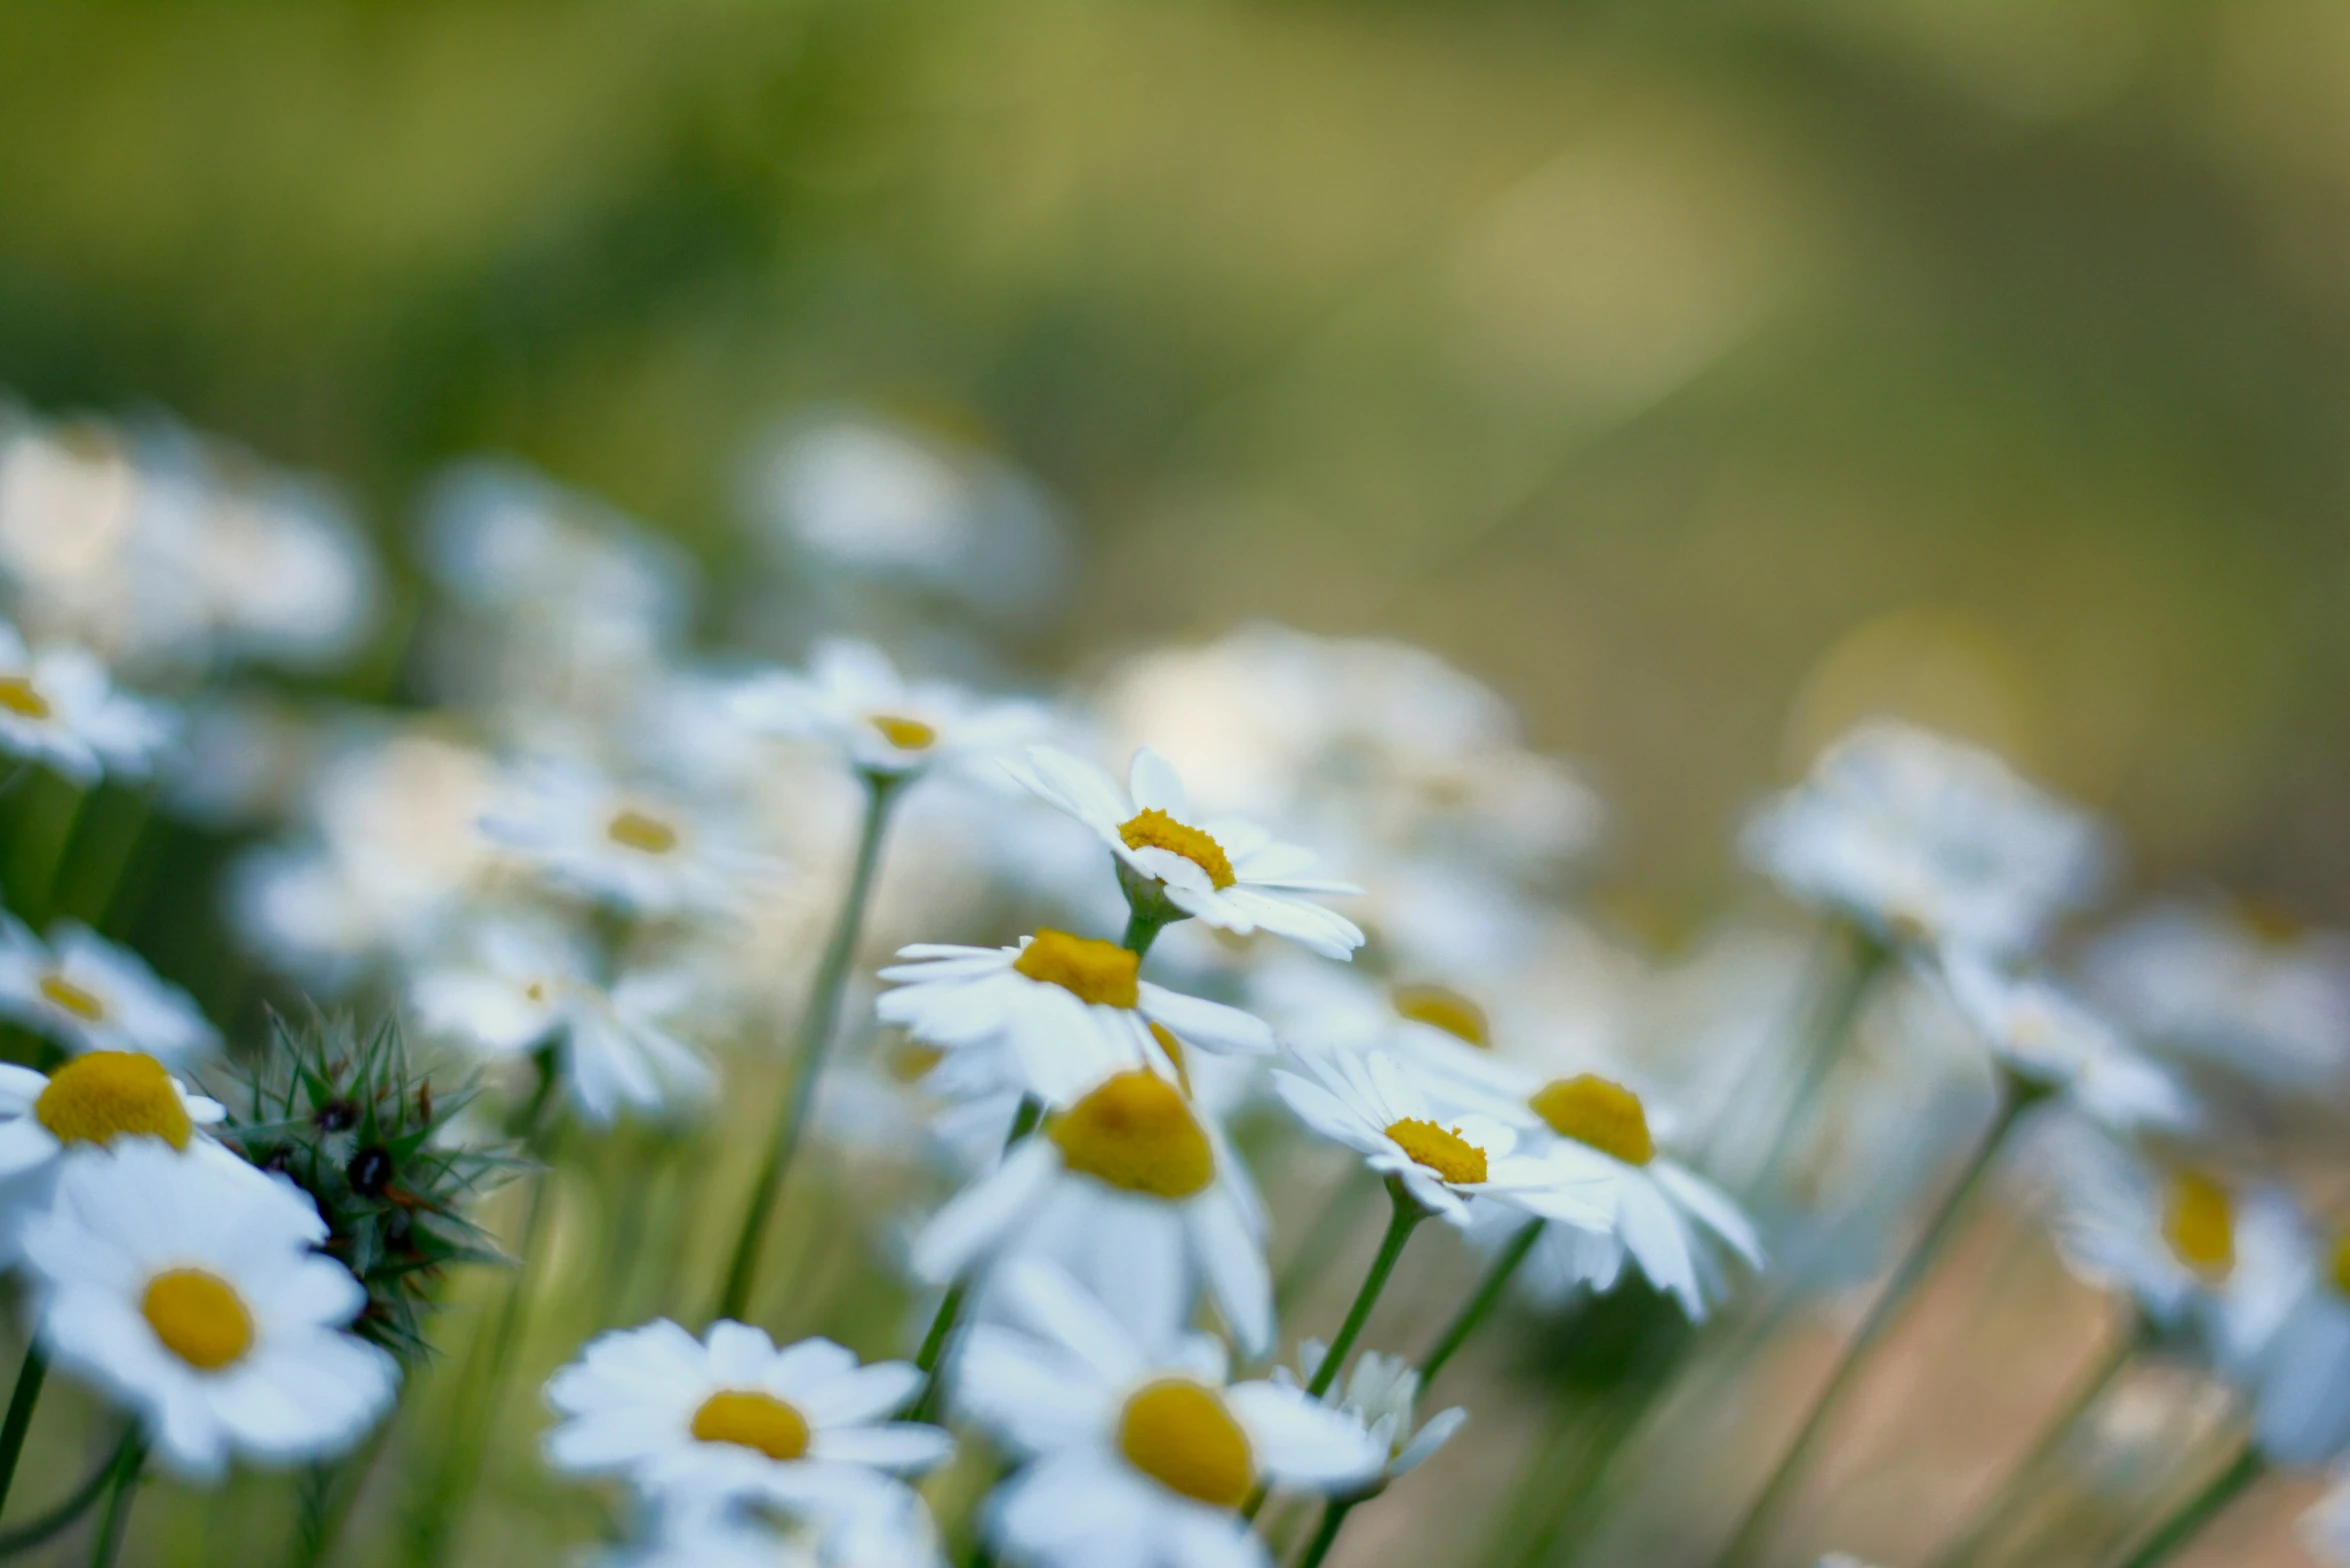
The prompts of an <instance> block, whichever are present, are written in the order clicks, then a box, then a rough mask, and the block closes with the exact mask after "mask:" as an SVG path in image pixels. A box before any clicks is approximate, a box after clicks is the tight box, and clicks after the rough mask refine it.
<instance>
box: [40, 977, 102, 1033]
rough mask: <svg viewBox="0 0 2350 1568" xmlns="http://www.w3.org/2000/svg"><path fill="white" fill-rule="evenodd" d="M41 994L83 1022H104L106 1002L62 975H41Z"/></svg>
mask: <svg viewBox="0 0 2350 1568" xmlns="http://www.w3.org/2000/svg"><path fill="white" fill-rule="evenodd" d="M41 994H42V995H43V996H45V997H47V998H48V999H49V1000H50V1001H51V1002H53V1003H55V1004H56V1005H57V1006H59V1007H61V1008H63V1009H64V1010H65V1011H67V1012H69V1013H71V1014H73V1015H74V1017H76V1018H79V1019H80V1020H81V1021H82V1022H83V1023H86V1024H95V1023H103V1022H105V1019H106V1004H105V1003H104V1002H101V1001H99V1000H98V999H97V998H96V997H95V996H92V995H91V994H90V993H89V992H87V991H85V990H83V989H82V988H81V987H80V986H78V985H75V984H74V983H73V982H72V981H71V980H68V979H66V978H65V976H63V975H43V976H42V977H41Z"/></svg>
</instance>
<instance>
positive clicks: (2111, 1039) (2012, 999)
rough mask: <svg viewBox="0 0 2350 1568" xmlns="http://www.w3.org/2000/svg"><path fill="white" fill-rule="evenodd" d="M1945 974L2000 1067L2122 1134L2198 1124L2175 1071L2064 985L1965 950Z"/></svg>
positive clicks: (1949, 961) (1947, 959)
mask: <svg viewBox="0 0 2350 1568" xmlns="http://www.w3.org/2000/svg"><path fill="white" fill-rule="evenodd" d="M1940 972H1941V975H1942V977H1943V979H1944V980H1945V981H1946V982H1947V984H1948V985H1949V988H1950V994H1951V996H1952V997H1953V998H1954V999H1955V1000H1956V1001H1957V1003H1958V1010H1959V1011H1960V1012H1961V1013H1962V1014H1964V1015H1965V1017H1966V1020H1967V1022H1968V1023H1969V1024H1971V1025H1972V1026H1973V1027H1974V1029H1975V1030H1976V1032H1977V1033H1979V1034H1980V1035H1981V1036H1982V1037H1983V1041H1984V1043H1985V1044H1986V1045H1988V1046H1989V1047H1990V1048H1991V1052H1992V1055H1993V1056H1994V1057H1995V1058H1997V1060H1998V1062H1999V1064H2000V1066H2001V1068H2002V1069H2003V1070H2005V1071H2007V1072H2010V1073H2012V1074H2014V1075H2015V1076H2016V1077H2017V1078H2019V1079H2021V1080H2023V1081H2024V1082H2025V1083H2026V1084H2029V1085H2031V1086H2032V1087H2033V1088H2035V1089H2038V1090H2041V1091H2044V1092H2050V1093H2060V1094H2063V1095H2064V1096H2065V1097H2066V1098H2067V1099H2068V1100H2069V1101H2071V1103H2073V1104H2074V1105H2076V1106H2078V1107H2079V1108H2080V1109H2081V1110H2082V1111H2083V1112H2085V1113H2086V1114H2087V1115H2088V1116H2089V1117H2091V1118H2092V1119H2093V1120H2095V1121H2097V1122H2100V1123H2102V1124H2103V1125H2105V1126H2107V1127H2111V1128H2113V1129H2114V1130H2116V1131H2118V1132H2130V1131H2137V1130H2147V1129H2155V1128H2165V1129H2171V1130H2178V1129H2182V1128H2185V1127H2189V1126H2192V1125H2193V1124H2194V1122H2195V1120H2196V1109H2195V1103H2194V1101H2193V1100H2192V1099H2191V1098H2190V1097H2189V1096H2188V1093H2187V1090H2186V1088H2185V1087H2184V1086H2183V1085H2182V1084H2181V1083H2180V1082H2179V1081H2178V1079H2177V1078H2176V1077H2174V1076H2173V1075H2172V1074H2171V1072H2170V1071H2169V1069H2167V1068H2165V1067H2163V1066H2161V1065H2160V1064H2158V1063H2156V1062H2153V1061H2151V1060H2149V1059H2148V1058H2146V1057H2145V1056H2143V1055H2141V1054H2139V1052H2138V1050H2137V1049H2136V1047H2134V1046H2133V1045H2131V1043H2130V1042H2129V1041H2128V1040H2127V1039H2125V1038H2124V1037H2123V1035H2122V1033H2121V1031H2120V1030H2118V1029H2116V1028H2115V1027H2114V1026H2113V1025H2112V1024H2110V1023H2108V1022H2107V1021H2106V1020H2105V1019H2104V1018H2102V1017H2100V1016H2098V1014H2097V1013H2096V1012H2094V1011H2092V1010H2091V1009H2090V1008H2089V1007H2088V1006H2087V1005H2085V1004H2084V1003H2082V1002H2081V1001H2080V1000H2079V998H2077V997H2075V996H2073V995H2072V994H2071V993H2070V992H2068V991H2066V990H2065V989H2064V988H2063V987H2061V986H2059V985H2056V984H2055V983H2054V982H2052V981H2048V980H2044V979H2040V978H2037V977H2034V976H2029V975H2016V974H2011V973H2009V972H2008V971H2007V970H2005V969H2003V968H2001V967H2000V966H1999V965H1998V964H1996V963H1994V962H1992V961H1990V960H1988V959H1984V958H1980V957H1977V956H1975V955H1973V954H1970V953H1964V952H1955V951H1953V952H1946V953H1944V954H1943V957H1942V963H1941V966H1940Z"/></svg>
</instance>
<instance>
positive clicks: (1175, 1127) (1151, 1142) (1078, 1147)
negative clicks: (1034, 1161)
mask: <svg viewBox="0 0 2350 1568" xmlns="http://www.w3.org/2000/svg"><path fill="white" fill-rule="evenodd" d="M1048 1136H1050V1137H1051V1138H1052V1140H1053V1142H1054V1143H1055V1144H1056V1145H1058V1146H1059V1148H1060V1151H1061V1160H1062V1163H1063V1164H1065V1165H1067V1166H1068V1167H1069V1169H1071V1170H1073V1171H1082V1172H1084V1173H1085V1174H1086V1175H1088V1176H1091V1177H1093V1178H1094V1179H1095V1180H1097V1181H1103V1182H1107V1183H1109V1184H1110V1185H1111V1186H1113V1187H1116V1188H1117V1189H1119V1190H1120V1191H1121V1192H1139V1193H1144V1194H1147V1195H1149V1196H1150V1197H1153V1198H1167V1199H1170V1200H1173V1199H1179V1198H1188V1197H1190V1196H1191V1195H1192V1194H1194V1193H1196V1192H1199V1191H1201V1190H1202V1189H1204V1188H1205V1187H1206V1186H1207V1185H1208V1183H1209V1182H1211V1181H1214V1180H1215V1179H1216V1156H1215V1151H1214V1150H1212V1149H1211V1148H1209V1146H1208V1135H1207V1134H1206V1133H1204V1132H1202V1131H1201V1130H1200V1125H1199V1122H1198V1121H1197V1120H1196V1119H1195V1118H1194V1117H1193V1116H1192V1114H1191V1108H1190V1107H1189V1106H1187V1105H1185V1104H1184V1103H1183V1096H1182V1095H1181V1094H1178V1093H1177V1092H1176V1091H1175V1088H1174V1086H1173V1085H1172V1084H1169V1083H1168V1082H1166V1081H1165V1080H1164V1079H1162V1078H1158V1077H1155V1076H1154V1075H1152V1074H1150V1073H1146V1072H1131V1073H1120V1074H1119V1075H1118V1076H1117V1077H1115V1078H1112V1079H1110V1080H1109V1081H1108V1082H1106V1083H1104V1084H1103V1085H1102V1086H1101V1087H1100V1088H1098V1089H1096V1090H1094V1091H1093V1092H1092V1093H1091V1094H1088V1095H1087V1096H1086V1097H1085V1098H1084V1099H1082V1100H1079V1101H1078V1102H1077V1103H1076V1104H1075V1105H1072V1106H1070V1107H1069V1110H1068V1113H1067V1114H1066V1115H1063V1116H1059V1117H1056V1118H1055V1119H1054V1121H1053V1124H1052V1128H1051V1130H1050V1132H1049V1134H1048Z"/></svg>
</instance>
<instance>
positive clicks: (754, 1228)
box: [713, 773, 904, 1319]
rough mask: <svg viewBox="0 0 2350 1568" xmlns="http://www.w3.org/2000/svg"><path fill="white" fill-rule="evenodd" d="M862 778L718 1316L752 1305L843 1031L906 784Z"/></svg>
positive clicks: (730, 1315)
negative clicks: (835, 895) (855, 821)
mask: <svg viewBox="0 0 2350 1568" xmlns="http://www.w3.org/2000/svg"><path fill="white" fill-rule="evenodd" d="M864 778H865V821H864V826H863V827H862V829H861V830H860V831H859V833H858V835H857V858H856V864H855V867H854V869H852V870H851V871H850V873H849V885H848V891H847V892H846V894H845V895H844V896H843V897H842V899H841V906H840V913H839V915H838V916H837V917H836V918H835V919H834V921H833V924H832V935H831V937H830V938H829V939H828V940H827V941H826V942H825V944H824V956H823V958H822V959H821V960H820V961H819V962H818V964H817V966H816V984H815V988H814V989H813V990H812V991H811V992H810V993H809V996H808V1009H807V1011H806V1012H805V1013H804V1014H803V1015H802V1016H801V1019H800V1034H799V1039H798V1041H797V1042H796V1043H795V1045H794V1046H793V1049H792V1084H791V1088H790V1090H789V1091H788V1092H787V1093H786V1094H785V1096H784V1101H783V1109H782V1111H781V1113H780V1114H779V1115H778V1117H777V1119H776V1124H775V1133H774V1136H773V1137H771V1138H770V1139H769V1140H768V1144H767V1159H766V1162H765V1163H764V1164H763V1165H761V1166H760V1168H759V1175H758V1179H757V1181H756V1182H755V1183H754V1184H753V1186H752V1188H751V1201H750V1206H749V1207H748V1208H747V1209H746V1210H745V1211H744V1213H743V1221H742V1228H741V1229H740V1230H739V1231H738V1232H737V1233H736V1235H735V1241H734V1253H733V1256H732V1258H731V1259H730V1260H729V1261H728V1263H727V1266H726V1282H725V1284H724V1285H723V1286H722V1287H721V1288H720V1290H719V1292H718V1307H717V1311H716V1312H715V1313H714V1314H713V1315H714V1316H716V1317H721V1318H738V1319H739V1318H740V1317H741V1316H742V1315H743V1314H744V1312H746V1311H748V1310H749V1308H750V1304H751V1290H752V1287H753V1286H754V1285H755V1284H756V1283H757V1280H758V1274H759V1254H760V1251H761V1250H762V1249H763V1248H764V1247H765V1246H766V1243H767V1222H768V1220H769V1219H770V1218H772V1217H773V1215H774V1213H775V1200H776V1198H777V1196H778V1195H779V1194H780V1193H781V1191H782V1189H783V1183H784V1178H785V1177H786V1176H788V1175H789V1174H790V1172H791V1163H792V1156H793V1155H794V1154H796V1153H797V1152H798V1151H799V1146H800V1139H801V1136H802V1135H803V1134H804V1133H805V1132H806V1131H807V1126H808V1113H809V1111H810V1109H811V1108H812V1107H813V1106H814V1105H815V1103H816V1085H817V1081H818V1080H819V1079H821V1078H822V1077H823V1076H824V1059H825V1056H826V1055H827V1053H828V1052H829V1051H830V1050H831V1047H832V1039H833V1036H834V1035H835V1034H836V1033H838V1032H839V1027H840V1002H841V995H842V993H843V992H844V991H845V990H846V989H847V987H848V978H849V964H850V962H851V961H852V960H853V959H854V958H855V957H856V956H857V941H858V938H859V937H860V936H861V935H862V934H863V933H864V929H865V908H866V906H867V905H868V904H869V903H871V902H872V898H873V883H874V879H875V878H874V874H875V872H876V871H878V870H879V868H880V865H881V841H882V838H883V836H884V834H885V832H886V830H887V829H888V826H889V813H890V807H891V805H892V804H893V803H894V802H895V801H896V799H897V793H898V790H899V788H900V787H901V786H902V784H903V783H904V781H903V780H902V779H896V778H891V777H889V776H887V775H885V774H880V773H867V774H866V775H864Z"/></svg>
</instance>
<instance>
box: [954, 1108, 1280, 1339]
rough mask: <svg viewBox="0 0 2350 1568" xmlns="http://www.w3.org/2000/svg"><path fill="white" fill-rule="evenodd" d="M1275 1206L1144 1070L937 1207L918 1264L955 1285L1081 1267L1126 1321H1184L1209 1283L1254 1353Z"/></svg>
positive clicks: (1265, 1304)
mask: <svg viewBox="0 0 2350 1568" xmlns="http://www.w3.org/2000/svg"><path fill="white" fill-rule="evenodd" d="M1264 1227H1265V1219H1264V1212H1263V1209H1262V1207H1261V1205H1260V1204H1259V1202H1258V1200H1257V1196H1256V1192H1255V1190H1254V1189H1253V1188H1252V1187H1251V1186H1250V1185H1249V1181H1248V1175H1247V1171H1246V1169H1245V1168H1244V1167H1243V1166H1242V1164H1241V1162H1240V1159H1239V1156H1238V1155H1236V1154H1235V1153H1234V1152H1233V1150H1232V1148H1231V1146H1230V1145H1229V1144H1228V1143H1226V1141H1225V1139H1224V1134H1223V1131H1222V1129H1221V1128H1219V1127H1218V1126H1217V1125H1216V1122H1215V1121H1214V1119H1213V1118H1211V1117H1206V1116H1202V1115H1200V1114H1198V1112H1197V1109H1196V1108H1195V1107H1194V1106H1193V1105H1192V1104H1191V1103H1190V1102H1188V1101H1186V1100H1185V1098H1184V1096H1183V1094H1182V1093H1181V1091H1180V1090H1178V1089H1177V1088H1176V1087H1175V1086H1174V1085H1172V1084H1170V1083H1169V1082H1167V1080H1166V1079H1164V1078H1162V1077H1159V1076H1156V1075H1154V1074H1152V1073H1149V1072H1145V1071H1142V1070H1140V1069H1134V1070H1130V1071H1127V1072H1122V1073H1119V1074H1117V1075H1115V1076H1113V1077H1110V1078H1108V1079H1106V1080H1104V1081H1102V1082H1101V1083H1099V1084H1098V1085H1097V1086H1096V1087H1095V1088H1094V1089H1093V1090H1092V1091H1091V1092H1090V1093H1087V1094H1085V1095H1083V1096H1082V1097H1080V1098H1079V1099H1078V1100H1077V1101H1076V1103H1075V1104H1073V1105H1071V1106H1070V1107H1069V1109H1068V1110H1067V1111H1065V1112H1063V1113H1061V1114H1060V1115H1057V1116H1054V1117H1052V1118H1051V1119H1049V1120H1048V1121H1047V1122H1046V1123H1045V1124H1044V1126H1043V1128H1042V1129H1041V1130H1040V1131H1039V1133H1038V1134H1037V1136H1035V1137H1032V1138H1029V1139H1028V1140H1026V1141H1025V1142H1023V1143H1022V1144H1020V1146H1019V1147H1017V1148H1015V1149H1013V1150H1012V1151H1011V1152H1010V1153H1009V1154H1007V1155H1006V1156H1005V1157H1004V1159H1003V1161H1002V1162H1001V1163H1000V1164H999V1165H997V1167H996V1168H995V1169H994V1170H993V1171H991V1172H990V1173H988V1174H987V1175H985V1176H983V1177H981V1178H980V1179H979V1180H978V1181H976V1182H974V1183H973V1184H972V1185H971V1186H969V1187H967V1188H966V1189H964V1190H963V1191H962V1192H961V1193H959V1194H957V1195H956V1196H955V1197H954V1198H953V1199H952V1200H951V1201H950V1202H948V1204H947V1205H946V1207H944V1208H942V1209H941V1210H939V1212H938V1214H937V1215H936V1216H935V1217H933V1218H932V1220H931V1221H930V1223H929V1225H927V1226H926V1227H924V1229H923V1231H922V1233H921V1235H920V1236H919V1237H917V1238H916V1240H915V1242H914V1253H913V1267H914V1271H915V1273H916V1274H917V1275H919V1276H920V1277H921V1278H923V1279H925V1280H928V1281H929V1282H930V1283H932V1284H945V1283H946V1282H948V1281H949V1280H952V1279H956V1278H958V1277H960V1276H961V1275H963V1274H964V1273H966V1272H967V1271H968V1270H969V1269H970V1268H971V1267H972V1266H973V1265H974V1264H975V1263H977V1262H978V1261H979V1260H980V1259H982V1258H985V1257H990V1256H993V1255H995V1254H997V1253H999V1252H1004V1251H1007V1250H1014V1249H1016V1250H1017V1251H1018V1252H1019V1253H1020V1254H1022V1255H1026V1254H1030V1253H1037V1254H1042V1255H1045V1256H1049V1257H1051V1258H1053V1259H1054V1260H1055V1261H1056V1262H1058V1263H1060V1264H1062V1265H1063V1266H1065V1267H1068V1268H1071V1269H1075V1270H1079V1271H1081V1272H1082V1274H1083V1276H1084V1278H1085V1280H1086V1282H1087V1283H1088V1284H1089V1285H1091V1286H1092V1287H1093V1289H1094V1291H1095V1293H1096V1294H1097V1295H1100V1296H1101V1297H1102V1298H1103V1299H1104V1300H1107V1301H1111V1302H1113V1303H1114V1304H1115V1305H1117V1306H1118V1307H1119V1309H1120V1311H1121V1314H1122V1315H1123V1316H1125V1317H1126V1318H1127V1320H1128V1321H1129V1322H1133V1323H1138V1324H1165V1325H1167V1326H1168V1327H1170V1328H1172V1327H1173V1326H1174V1325H1175V1324H1177V1323H1179V1322H1181V1321H1182V1320H1183V1319H1184V1318H1186V1317H1187V1316H1188V1315H1189V1313H1190V1310H1191V1304H1192V1302H1193V1301H1194V1300H1195V1299H1196V1298H1197V1296H1198V1294H1199V1289H1200V1286H1201V1285H1202V1284H1203V1283H1204V1284H1205V1286H1206V1288H1207V1291H1208V1294H1209V1295H1210V1296H1211V1297H1212V1298H1213V1299H1214V1301H1215V1303H1216V1308H1217V1310H1218V1311H1219V1312H1221V1313H1222V1314H1223V1316H1224V1321H1225V1322H1226V1323H1227V1324H1228V1325H1229V1326H1230V1327H1231V1329H1232V1332H1233V1335H1234V1337H1235V1338H1237V1339H1238V1340H1239V1341H1240V1342H1241V1344H1242V1346H1243V1348H1244V1349H1246V1350H1248V1351H1249V1352H1250V1353H1251V1354H1259V1353H1262V1352H1263V1351H1265V1350H1267V1349H1270V1348H1271V1346H1272V1342H1273V1286H1272V1280H1271V1277H1270V1275H1269V1274H1268V1272H1267V1270H1266V1267H1265V1253H1264V1242H1263V1236H1264Z"/></svg>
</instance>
